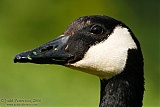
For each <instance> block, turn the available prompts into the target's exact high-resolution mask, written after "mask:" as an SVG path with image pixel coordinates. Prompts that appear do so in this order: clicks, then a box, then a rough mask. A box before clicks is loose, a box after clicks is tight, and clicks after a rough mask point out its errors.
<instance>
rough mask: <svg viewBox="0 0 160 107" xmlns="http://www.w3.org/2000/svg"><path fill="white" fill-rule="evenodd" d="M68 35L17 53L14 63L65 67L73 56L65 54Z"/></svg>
mask: <svg viewBox="0 0 160 107" xmlns="http://www.w3.org/2000/svg"><path fill="white" fill-rule="evenodd" d="M69 37H70V35H68V36H59V37H58V38H56V39H54V40H52V41H50V42H48V43H46V44H44V45H42V46H40V47H38V48H35V49H33V50H30V51H26V52H22V53H19V54H17V55H16V56H15V58H14V63H16V62H21V63H26V62H30V63H36V64H60V65H65V64H66V63H67V62H68V61H69V60H70V59H72V58H73V55H71V54H69V53H67V52H66V51H65V48H66V46H67V42H68V39H69Z"/></svg>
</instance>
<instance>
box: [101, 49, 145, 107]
mask: <svg viewBox="0 0 160 107" xmlns="http://www.w3.org/2000/svg"><path fill="white" fill-rule="evenodd" d="M131 56H132V57H131ZM100 82H101V97H100V105H99V106H100V107H142V100H143V93H144V77H143V57H142V54H141V52H138V51H137V50H129V51H128V59H127V63H126V67H125V68H124V70H123V72H121V73H120V74H118V75H116V76H114V77H112V78H110V79H101V80H100Z"/></svg>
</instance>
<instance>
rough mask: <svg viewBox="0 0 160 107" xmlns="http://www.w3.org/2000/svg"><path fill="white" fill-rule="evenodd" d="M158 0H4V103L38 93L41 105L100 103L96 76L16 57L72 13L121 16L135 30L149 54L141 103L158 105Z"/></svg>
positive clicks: (0, 17) (0, 56) (0, 90)
mask: <svg viewBox="0 0 160 107" xmlns="http://www.w3.org/2000/svg"><path fill="white" fill-rule="evenodd" d="M159 4H160V1H159V0H150V1H149V0H139V1H136V0H79V1H76V0H69V1H67V0H0V107H4V106H7V103H9V101H8V102H7V103H5V102H3V101H2V100H3V99H6V100H9V99H34V98H37V99H41V102H40V103H38V106H40V107H65V106H68V107H98V105H99V89H100V86H99V85H100V84H99V78H98V77H96V76H93V75H89V74H86V73H83V72H79V71H78V72H77V71H76V70H71V69H69V68H66V67H62V66H58V65H36V64H14V63H13V58H14V56H15V55H16V54H17V53H19V52H22V51H25V50H29V49H32V48H35V47H37V46H39V45H41V44H43V43H46V42H48V41H50V40H52V39H54V38H55V37H57V36H59V35H60V34H62V33H63V31H64V30H65V29H66V27H67V26H68V25H69V24H70V23H71V22H72V21H73V20H74V19H76V18H78V17H80V16H84V15H93V14H101V15H108V16H111V17H114V18H116V19H119V20H121V21H123V22H124V23H126V24H127V25H128V26H129V27H130V28H131V29H132V31H133V32H134V33H135V35H136V37H137V38H138V39H139V41H140V43H141V47H142V51H143V55H144V59H145V60H144V61H145V67H144V69H145V82H146V83H145V88H146V91H145V94H144V100H143V103H144V106H143V107H158V106H159V107H160V104H159V103H160V93H159V90H160V88H159V86H160V80H159V76H160V73H159V72H160V53H159V52H160V51H159V49H160V43H159V42H160V37H159V36H160V20H159V19H160V9H159ZM19 107H20V106H19ZM29 107H31V106H29ZM34 107H35V106H34Z"/></svg>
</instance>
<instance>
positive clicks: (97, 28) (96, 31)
mask: <svg viewBox="0 0 160 107" xmlns="http://www.w3.org/2000/svg"><path fill="white" fill-rule="evenodd" d="M103 31H104V29H103V28H102V27H101V26H99V25H95V26H93V27H92V28H91V30H90V32H91V33H92V34H102V33H103Z"/></svg>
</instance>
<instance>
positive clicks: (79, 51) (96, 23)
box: [14, 15, 140, 78]
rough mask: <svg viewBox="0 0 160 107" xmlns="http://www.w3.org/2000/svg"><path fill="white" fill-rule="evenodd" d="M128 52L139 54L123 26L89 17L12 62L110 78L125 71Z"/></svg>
mask: <svg viewBox="0 0 160 107" xmlns="http://www.w3.org/2000/svg"><path fill="white" fill-rule="evenodd" d="M129 50H136V51H140V46H139V42H138V40H137V39H136V38H135V36H134V34H133V33H132V31H131V30H130V29H129V28H128V27H127V26H126V25H125V24H124V23H123V22H121V21H118V20H116V19H113V18H111V17H108V16H99V15H93V16H84V17H80V18H78V19H76V20H75V21H74V22H72V23H71V24H70V25H69V26H68V28H67V29H66V30H65V31H64V33H63V34H62V35H60V36H59V37H57V38H56V39H54V40H52V41H50V42H48V43H46V44H44V45H42V46H39V47H38V48H35V49H33V50H30V51H26V52H22V53H19V54H17V55H16V56H15V58H14V62H21V63H26V62H30V63H36V64H59V65H63V66H66V67H69V68H72V69H77V70H80V71H83V72H86V73H90V74H93V75H96V76H98V77H100V78H111V77H113V76H115V75H117V74H120V73H121V72H122V71H123V70H124V68H125V67H126V64H127V58H128V52H129Z"/></svg>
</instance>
